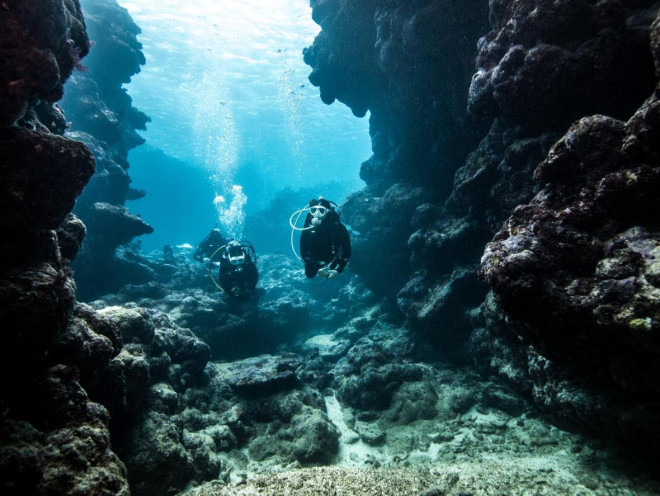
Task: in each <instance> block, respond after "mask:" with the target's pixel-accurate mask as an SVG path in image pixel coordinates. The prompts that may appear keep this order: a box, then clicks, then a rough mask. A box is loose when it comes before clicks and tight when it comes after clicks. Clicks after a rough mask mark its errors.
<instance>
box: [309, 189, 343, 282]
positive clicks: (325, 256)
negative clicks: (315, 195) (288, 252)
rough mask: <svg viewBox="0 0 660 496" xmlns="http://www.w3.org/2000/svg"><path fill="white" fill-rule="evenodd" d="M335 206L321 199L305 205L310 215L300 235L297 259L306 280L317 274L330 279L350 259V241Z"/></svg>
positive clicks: (341, 269)
mask: <svg viewBox="0 0 660 496" xmlns="http://www.w3.org/2000/svg"><path fill="white" fill-rule="evenodd" d="M334 205H335V204H333V203H331V202H329V201H328V200H326V199H325V198H322V197H319V199H318V200H311V201H310V202H309V203H308V204H307V207H306V209H308V210H309V213H308V214H307V217H306V218H305V225H304V227H303V229H302V233H301V235H300V256H301V257H302V259H303V261H304V262H305V275H306V276H307V277H310V278H311V277H314V276H315V275H316V274H317V273H318V274H320V275H322V276H324V277H326V278H328V279H332V278H334V277H336V276H337V275H338V274H339V273H341V272H342V271H343V270H344V267H346V264H347V263H348V259H349V258H350V257H351V238H350V236H349V235H348V230H347V229H346V227H345V226H344V224H342V223H341V221H340V219H339V214H338V213H337V210H338V208H335V206H334Z"/></svg>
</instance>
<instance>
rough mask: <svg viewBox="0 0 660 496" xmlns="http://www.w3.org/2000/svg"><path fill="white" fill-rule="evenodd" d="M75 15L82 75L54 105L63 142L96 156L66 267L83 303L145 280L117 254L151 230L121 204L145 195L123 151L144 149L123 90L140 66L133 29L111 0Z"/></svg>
mask: <svg viewBox="0 0 660 496" xmlns="http://www.w3.org/2000/svg"><path fill="white" fill-rule="evenodd" d="M82 9H83V14H84V16H85V22H86V25H87V33H88V35H89V38H90V40H92V42H93V47H92V49H91V50H90V54H89V56H87V57H86V58H85V60H84V68H85V70H84V71H80V72H76V73H75V74H74V75H73V77H72V78H71V79H70V80H69V81H68V82H67V84H66V87H65V93H64V98H63V99H62V101H61V106H62V108H63V109H64V111H65V112H66V117H67V120H68V121H69V123H70V126H69V129H68V131H67V133H66V136H67V137H70V138H73V139H76V140H79V141H82V142H84V143H85V144H86V145H87V146H88V147H89V148H90V149H91V150H92V152H93V153H94V157H95V158H96V173H95V174H94V176H93V177H92V178H91V180H90V182H89V184H88V185H87V187H86V188H85V190H84V192H83V193H82V195H80V197H79V198H78V201H77V202H76V207H75V210H74V213H75V214H76V215H77V216H78V217H80V218H81V219H82V221H83V222H84V223H85V225H86V226H87V236H86V237H85V241H84V242H83V245H82V248H81V251H80V254H79V255H78V258H77V259H76V261H75V263H74V264H73V269H74V270H75V271H76V283H77V285H78V292H77V295H78V298H79V299H81V300H83V301H87V300H89V299H93V298H95V297H98V296H99V295H102V294H104V293H108V292H111V291H116V290H118V289H119V288H121V287H122V286H123V285H125V284H127V283H128V284H130V283H141V282H146V281H148V280H150V279H152V278H153V274H152V273H151V271H150V269H149V268H148V267H146V266H144V265H141V264H139V263H136V262H135V261H134V260H131V259H130V257H129V256H126V254H125V253H124V250H123V249H121V248H120V249H118V247H121V246H122V245H126V244H127V243H129V242H130V241H131V240H132V239H133V238H135V237H136V236H140V235H143V234H149V233H151V232H153V228H152V227H151V226H150V225H148V224H147V223H146V222H145V221H144V220H142V219H141V218H140V217H138V216H137V215H134V214H132V213H131V212H130V210H129V209H128V208H126V206H125V204H126V201H129V200H137V199H139V198H142V197H143V196H144V195H145V194H146V192H145V191H143V190H136V189H134V188H132V187H131V185H130V184H131V178H130V177H129V174H128V169H129V163H128V152H129V150H130V149H131V148H135V147H136V146H139V145H141V144H142V143H144V139H143V138H142V137H140V136H139V135H138V133H137V131H136V130H140V129H146V127H145V126H146V123H147V122H148V121H149V120H150V119H149V117H147V116H146V115H145V114H144V113H142V112H140V111H139V110H137V109H136V108H135V107H133V105H132V101H131V97H130V96H129V95H128V94H127V92H126V90H125V88H124V87H123V85H124V84H126V83H129V82H130V80H131V77H132V76H133V75H135V74H137V73H138V72H140V66H141V65H143V64H144V63H145V62H146V61H145V59H144V55H143V53H142V51H141V49H142V45H141V44H140V43H139V42H138V41H137V35H138V34H139V33H140V28H139V27H138V26H137V25H136V24H135V23H134V22H133V20H132V18H131V16H130V15H129V14H128V11H127V10H126V9H125V8H123V7H121V6H119V4H118V3H117V2H116V0H87V1H83V2H82Z"/></svg>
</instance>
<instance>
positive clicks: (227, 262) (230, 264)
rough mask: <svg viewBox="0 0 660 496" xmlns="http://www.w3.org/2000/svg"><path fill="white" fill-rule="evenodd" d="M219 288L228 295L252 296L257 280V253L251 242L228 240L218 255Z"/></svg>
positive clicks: (238, 296)
mask: <svg viewBox="0 0 660 496" xmlns="http://www.w3.org/2000/svg"><path fill="white" fill-rule="evenodd" d="M219 274H220V288H222V290H223V291H224V292H225V293H227V294H228V295H229V296H232V297H234V298H239V299H246V298H249V297H250V296H252V294H253V293H254V288H255V287H256V286H257V281H258V280H259V271H258V270H257V255H256V253H255V251H254V247H253V246H252V243H250V242H248V241H241V242H240V243H239V242H238V241H234V240H232V241H230V242H229V243H227V245H226V246H225V247H224V249H223V250H222V255H221V257H220V271H219Z"/></svg>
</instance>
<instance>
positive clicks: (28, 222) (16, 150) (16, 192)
mask: <svg viewBox="0 0 660 496" xmlns="http://www.w3.org/2000/svg"><path fill="white" fill-rule="evenodd" d="M26 151H29V153H26ZM0 157H2V158H0V160H1V162H0V164H1V165H0V183H1V184H2V192H1V193H0V208H1V209H2V211H3V216H2V221H0V222H1V223H0V227H1V228H2V229H3V230H11V231H18V230H23V231H36V230H41V229H55V228H56V227H58V226H59V225H60V223H61V222H62V221H63V220H64V217H65V216H66V215H67V214H68V213H69V212H70V211H71V209H72V208H73V205H74V203H75V199H76V197H77V196H78V195H79V194H80V192H81V191H82V189H83V186H85V184H86V183H87V181H88V180H89V178H90V177H91V175H92V174H93V173H94V158H93V157H92V154H91V153H90V151H89V149H88V148H87V147H86V146H85V145H83V144H82V143H78V142H76V141H72V140H68V139H66V138H62V137H61V136H56V135H53V134H46V133H41V132H38V131H32V130H29V129H24V128H19V127H10V128H3V129H0Z"/></svg>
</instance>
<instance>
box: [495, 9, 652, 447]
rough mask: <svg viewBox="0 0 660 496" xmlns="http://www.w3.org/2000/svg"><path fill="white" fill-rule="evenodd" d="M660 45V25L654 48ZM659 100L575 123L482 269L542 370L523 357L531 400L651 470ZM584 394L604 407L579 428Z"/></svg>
mask: <svg viewBox="0 0 660 496" xmlns="http://www.w3.org/2000/svg"><path fill="white" fill-rule="evenodd" d="M659 42H660V16H657V17H656V20H655V22H654V23H653V25H652V29H651V46H653V47H657V46H658V43H659ZM654 55H655V57H656V72H657V73H658V74H660V58H658V53H657V50H656V51H655V53H654ZM659 89H660V86H658V87H656V90H655V92H654V93H653V95H652V96H651V97H650V98H649V99H647V100H646V101H645V102H644V103H643V105H642V106H641V107H640V108H639V109H638V110H637V111H636V112H635V113H634V115H633V116H632V117H631V118H630V119H629V120H627V121H625V122H624V121H620V120H617V119H614V118H612V117H608V116H605V115H594V116H588V117H584V118H582V119H580V120H579V121H577V122H575V123H574V124H573V125H572V126H571V127H570V128H569V129H568V131H567V133H566V134H565V135H564V136H563V137H562V138H561V139H560V140H559V141H557V142H556V143H555V144H554V145H553V146H552V148H551V150H550V152H549V154H548V156H547V157H546V158H545V160H544V161H543V162H541V163H540V164H539V165H538V167H537V168H536V170H535V171H534V179H535V180H536V181H537V182H538V183H540V184H543V187H542V189H541V190H540V191H539V193H538V194H537V195H536V196H534V198H533V199H532V200H531V201H530V202H529V203H527V204H525V205H520V206H518V207H517V208H516V209H515V210H514V211H513V213H512V215H511V216H510V217H509V219H508V220H507V221H506V222H505V223H504V226H503V227H502V229H501V230H500V231H499V232H498V233H497V234H496V235H495V237H494V238H493V240H492V242H491V243H489V244H488V246H487V247H486V251H485V253H484V256H483V259H482V270H483V272H484V276H485V279H486V280H487V281H488V283H489V284H490V285H491V286H492V288H493V291H494V293H495V299H496V301H497V302H498V304H500V305H501V306H502V308H503V309H504V310H505V312H506V313H507V314H508V315H509V316H510V318H511V319H512V320H514V321H515V322H517V323H518V328H517V331H518V333H519V334H520V335H521V336H524V337H525V339H526V341H527V342H529V343H531V344H532V345H533V346H534V348H535V350H538V352H539V353H540V354H542V356H541V359H540V361H542V362H546V364H545V365H544V366H543V367H538V366H536V367H534V365H533V362H538V361H539V358H538V357H537V358H533V357H529V358H528V361H529V366H530V369H532V370H534V369H538V370H535V373H534V377H533V378H534V389H533V393H534V394H535V396H536V397H537V399H538V400H540V401H542V402H543V403H544V405H545V406H546V407H547V408H548V409H549V410H550V411H551V412H552V413H554V414H555V415H556V416H557V417H558V418H559V419H562V420H568V421H575V420H576V419H575V418H574V417H575V414H577V417H578V418H579V420H580V421H581V422H582V423H584V424H586V426H587V427H589V428H592V429H596V430H598V431H600V432H606V433H607V434H608V435H609V436H611V437H613V438H615V439H617V440H618V441H619V442H620V443H621V444H623V445H625V446H627V447H628V448H629V449H631V450H633V451H642V452H644V453H645V454H646V455H647V456H649V457H651V458H653V459H657V453H658V448H660V431H659V430H658V428H657V423H656V420H655V419H657V415H658V412H659V411H660V388H658V384H659V382H658V379H659V378H660V369H659V368H658V358H659V357H658V354H659V353H660V346H659V341H658V332H659V331H660V324H659V323H658V322H659V321H658V318H659V317H660V280H659V279H658V274H659V272H658V271H659V270H660V265H659V262H658V255H659V253H660V236H659V234H658V212H659V211H660V209H659V207H660V203H659V200H658V195H657V191H658V186H660V167H659V165H658V158H659V157H660V147H659V146H660V145H659V143H660V140H658V138H659V137H660V102H659V101H658V90H659ZM546 357H547V359H546ZM552 369H555V370H556V371H558V373H559V375H560V376H562V381H558V380H557V377H556V375H557V374H556V373H555V374H553V373H551V372H550V371H551V370H552ZM566 392H570V393H569V394H562V393H566ZM580 395H582V396H584V395H586V396H589V395H591V396H595V397H597V398H599V402H598V403H601V404H598V403H596V406H595V407H594V406H591V407H590V408H589V416H588V418H586V419H585V418H584V416H585V415H584V413H585V412H584V407H585V405H584V400H583V399H580V398H579V396H580ZM605 404H606V405H607V406H605Z"/></svg>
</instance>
